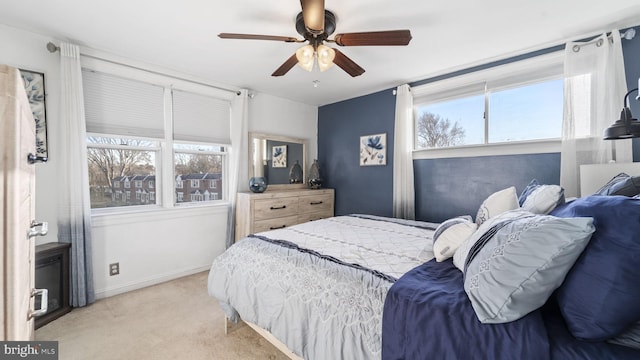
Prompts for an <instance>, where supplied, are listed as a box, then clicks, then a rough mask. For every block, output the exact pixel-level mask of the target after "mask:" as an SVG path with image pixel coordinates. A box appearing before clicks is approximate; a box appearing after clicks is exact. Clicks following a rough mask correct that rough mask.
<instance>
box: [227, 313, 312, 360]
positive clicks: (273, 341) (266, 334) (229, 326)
mask: <svg viewBox="0 0 640 360" xmlns="http://www.w3.org/2000/svg"><path fill="white" fill-rule="evenodd" d="M245 324H246V325H248V326H249V327H250V328H252V329H253V330H254V331H255V332H257V333H258V335H260V336H262V337H263V338H264V339H265V340H267V341H268V342H270V343H271V344H272V345H273V346H275V347H276V348H277V349H278V350H280V351H281V352H282V353H283V354H285V355H286V356H287V357H288V358H289V359H291V360H304V359H303V358H301V357H300V356H298V355H296V354H295V353H294V352H293V351H291V350H289V348H288V347H287V345H285V344H283V343H282V342H281V341H280V340H278V339H276V337H275V336H273V334H271V333H270V332H269V331H267V330H265V329H263V328H261V327H260V326H258V325H256V324H254V323H252V322H249V321H244V320H240V321H238V323H237V324H234V323H233V322H232V321H230V320H229V318H227V317H226V316H225V317H224V334H225V335H227V334H229V333H231V332H233V331H235V330H236V329H238V328H240V327H242V326H244V325H245Z"/></svg>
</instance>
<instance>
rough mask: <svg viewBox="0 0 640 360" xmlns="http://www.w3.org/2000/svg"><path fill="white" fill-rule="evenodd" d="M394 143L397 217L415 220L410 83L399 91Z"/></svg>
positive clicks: (395, 208)
mask: <svg viewBox="0 0 640 360" xmlns="http://www.w3.org/2000/svg"><path fill="white" fill-rule="evenodd" d="M393 143H394V145H393V146H394V150H393V217H396V218H401V219H410V220H414V219H415V192H414V185H413V157H412V151H413V96H412V95H411V88H410V87H409V85H406V84H405V85H401V86H399V87H398V89H397V91H396V119H395V127H394V137H393Z"/></svg>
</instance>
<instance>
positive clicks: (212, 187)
mask: <svg viewBox="0 0 640 360" xmlns="http://www.w3.org/2000/svg"><path fill="white" fill-rule="evenodd" d="M215 188H216V180H209V189H215Z"/></svg>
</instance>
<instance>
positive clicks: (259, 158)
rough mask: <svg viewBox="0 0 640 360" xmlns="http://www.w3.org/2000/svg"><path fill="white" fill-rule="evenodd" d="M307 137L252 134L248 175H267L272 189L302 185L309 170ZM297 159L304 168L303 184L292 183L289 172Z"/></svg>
mask: <svg viewBox="0 0 640 360" xmlns="http://www.w3.org/2000/svg"><path fill="white" fill-rule="evenodd" d="M307 145H308V141H307V140H305V139H298V138H292V137H287V136H280V135H272V134H261V133H249V177H250V178H251V177H259V176H264V177H266V178H267V183H268V186H267V191H268V190H269V189H278V188H290V187H300V186H303V184H304V182H305V180H306V172H307ZM296 162H297V163H298V164H299V165H300V167H301V168H302V174H303V175H302V183H299V184H291V183H290V181H289V172H290V170H291V167H292V166H294V164H296Z"/></svg>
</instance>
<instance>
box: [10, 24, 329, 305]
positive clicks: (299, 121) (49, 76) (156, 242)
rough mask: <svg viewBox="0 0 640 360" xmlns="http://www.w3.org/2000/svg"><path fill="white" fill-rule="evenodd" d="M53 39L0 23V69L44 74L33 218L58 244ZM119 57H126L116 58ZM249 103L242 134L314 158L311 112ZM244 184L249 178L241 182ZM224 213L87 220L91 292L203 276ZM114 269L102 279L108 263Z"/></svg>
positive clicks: (283, 104) (261, 99)
mask: <svg viewBox="0 0 640 360" xmlns="http://www.w3.org/2000/svg"><path fill="white" fill-rule="evenodd" d="M49 41H53V42H54V43H58V42H59V41H58V40H56V39H52V38H49V37H47V36H43V35H39V34H34V33H31V32H27V31H23V30H18V29H15V28H12V27H7V26H4V25H2V24H0V63H4V64H8V65H11V66H14V67H18V68H23V69H29V70H35V71H39V72H43V73H45V85H46V92H47V98H46V106H47V124H48V134H49V155H50V158H51V159H50V161H49V162H48V163H46V164H39V165H37V168H36V184H37V185H36V206H37V209H36V216H37V218H38V219H40V220H44V221H49V223H50V227H49V228H50V231H49V235H47V236H46V237H43V238H41V239H38V244H40V243H45V242H52V241H57V226H56V223H57V219H56V210H57V197H56V189H57V186H58V184H57V183H56V179H57V178H58V176H57V171H56V170H57V168H58V167H57V166H56V164H57V163H58V161H59V156H58V153H57V151H56V149H57V145H58V144H59V143H60V141H64V139H60V135H59V132H60V129H59V119H60V115H59V114H58V111H59V106H58V102H59V89H60V79H59V54H58V53H55V54H51V53H49V52H48V51H47V50H46V44H47V42H49ZM117 55H119V56H124V57H126V54H117ZM137 65H138V64H137ZM255 95H256V96H255V97H254V98H253V99H251V100H250V102H249V131H258V132H263V133H271V134H281V135H286V136H293V137H299V138H307V139H309V150H308V151H309V157H310V159H313V158H316V157H317V118H318V116H317V114H318V111H317V108H316V107H313V106H309V105H305V104H300V103H296V102H293V101H289V100H286V99H282V98H277V97H274V96H270V95H267V94H262V93H256V94H255ZM247 180H248V179H247ZM226 223H227V206H213V207H212V206H208V207H193V208H180V209H157V210H154V211H145V212H140V213H128V214H118V215H114V214H111V215H99V216H93V217H92V230H93V231H92V235H93V248H92V254H93V264H94V285H95V290H96V296H97V297H98V298H100V297H106V296H111V295H115V294H118V293H122V292H126V291H130V290H133V289H137V288H141V287H144V286H148V285H152V284H155V283H159V282H162V281H166V280H170V279H173V278H177V277H180V276H184V275H188V274H191V273H195V272H198V271H203V270H206V269H208V267H209V265H210V264H211V261H212V260H213V259H214V258H215V257H216V256H218V255H219V254H221V253H222V252H223V251H224V244H225V237H226ZM114 262H118V263H120V275H117V276H109V274H108V264H110V263H114Z"/></svg>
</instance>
